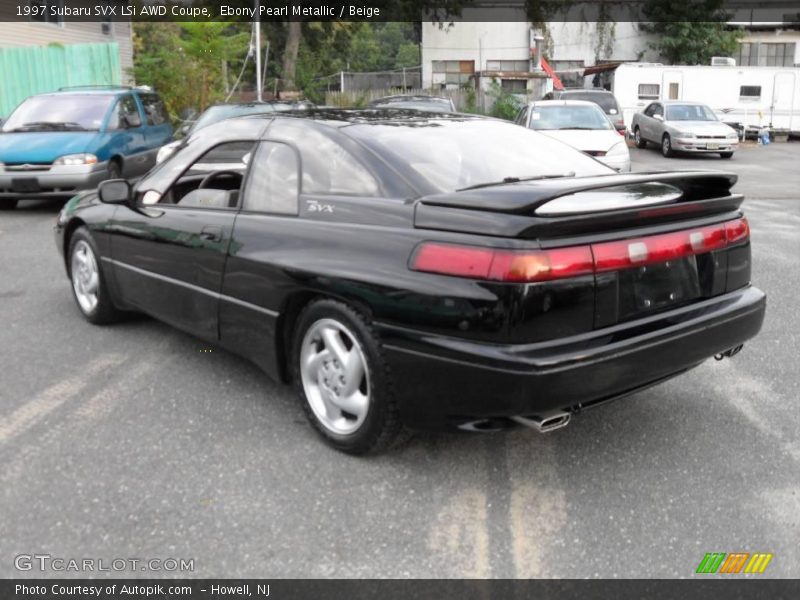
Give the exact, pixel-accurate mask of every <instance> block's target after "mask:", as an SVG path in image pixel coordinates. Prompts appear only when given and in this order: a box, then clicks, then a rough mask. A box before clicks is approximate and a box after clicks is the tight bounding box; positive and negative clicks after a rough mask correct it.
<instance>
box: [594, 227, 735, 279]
mask: <svg viewBox="0 0 800 600" xmlns="http://www.w3.org/2000/svg"><path fill="white" fill-rule="evenodd" d="M725 244H726V238H725V226H724V225H713V226H711V227H703V228H701V229H692V230H689V231H677V232H675V233H665V234H662V235H651V236H648V237H643V238H635V239H631V240H621V241H618V242H607V243H604V244H592V252H593V253H594V265H595V270H596V271H597V272H602V271H618V270H620V269H627V268H629V267H639V266H643V265H649V264H653V263H658V262H664V261H667V260H675V259H677V258H683V257H685V256H691V255H692V254H703V253H704V252H711V251H712V250H719V249H720V248H724V247H725Z"/></svg>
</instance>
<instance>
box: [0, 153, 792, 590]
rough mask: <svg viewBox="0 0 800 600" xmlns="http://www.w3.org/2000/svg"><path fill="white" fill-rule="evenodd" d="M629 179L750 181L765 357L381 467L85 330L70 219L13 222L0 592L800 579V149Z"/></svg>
mask: <svg viewBox="0 0 800 600" xmlns="http://www.w3.org/2000/svg"><path fill="white" fill-rule="evenodd" d="M632 156H633V161H634V165H635V167H634V168H635V169H636V170H643V169H647V168H677V167H689V168H706V167H710V168H724V169H726V170H731V171H733V172H737V173H739V174H740V176H741V179H740V183H739V186H738V189H739V190H741V191H743V192H744V193H745V194H747V196H748V198H749V199H748V201H747V202H746V205H745V206H746V211H747V216H748V218H749V219H750V223H751V228H752V241H753V281H754V283H755V284H756V285H757V286H759V287H761V288H762V289H764V290H765V291H766V292H767V293H768V295H769V305H768V311H767V319H766V322H765V324H764V329H763V331H762V332H761V334H760V335H759V336H758V337H757V338H756V339H754V340H753V341H752V342H750V343H748V344H747V345H746V346H745V348H744V350H743V351H742V352H741V353H740V354H739V355H738V356H736V357H734V358H733V359H731V360H725V361H722V362H715V361H713V360H711V361H709V362H707V363H705V364H704V365H702V366H701V367H699V368H697V369H696V370H694V371H692V372H690V373H688V374H686V375H684V376H682V377H680V378H677V379H674V380H672V381H670V382H667V383H665V384H663V385H660V386H657V387H655V388H652V389H650V390H647V391H644V392H642V393H639V394H637V395H636V396H634V397H631V398H628V399H625V400H622V401H620V402H616V403H612V404H610V405H608V406H606V407H603V408H599V409H597V410H592V411H587V412H585V413H583V414H581V415H579V416H578V417H576V418H575V419H573V421H572V423H571V425H570V426H569V427H567V428H566V429H563V430H560V431H557V432H554V433H551V434H546V435H540V434H536V433H534V432H531V431H528V430H515V431H512V432H507V433H501V434H492V435H478V434H474V435H469V434H424V435H418V436H416V437H415V438H414V439H412V440H411V441H410V442H408V443H407V444H406V445H405V446H404V447H403V448H401V449H399V450H396V451H394V452H391V453H389V454H385V455H381V456H377V457H371V458H354V457H349V456H346V455H343V454H340V453H338V452H335V451H333V450H330V449H328V448H327V447H326V446H324V445H323V444H322V443H321V442H320V441H319V440H318V439H317V437H316V435H315V434H314V432H313V431H312V429H311V428H310V427H309V426H308V425H307V424H306V422H305V419H304V418H303V414H302V410H301V408H300V406H299V405H298V403H297V401H296V400H295V397H294V395H293V393H292V392H291V390H290V389H289V388H287V387H284V386H281V385H279V384H276V383H274V382H272V381H271V380H269V379H268V378H267V377H266V376H265V375H264V374H263V373H261V372H260V371H259V370H258V369H257V368H256V367H254V366H252V365H251V364H249V363H247V362H245V361H244V360H241V359H239V358H237V357H235V356H232V355H230V354H228V353H226V352H224V351H220V350H217V349H212V348H209V347H208V346H207V345H205V344H203V343H202V342H200V341H198V340H197V339H195V338H193V337H191V336H189V335H186V334H183V333H180V332H177V331H175V330H174V329H171V328H170V327H168V326H165V325H161V324H159V323H157V322H155V321H153V320H150V319H147V318H141V319H137V320H133V321H130V322H126V323H123V324H120V325H115V326H110V327H97V326H93V325H90V324H88V323H86V322H85V321H84V320H83V319H82V318H81V317H80V315H79V313H78V310H77V308H76V307H75V305H74V302H73V299H72V296H71V294H70V289H69V283H68V281H67V279H66V277H65V275H64V270H63V265H62V264H61V262H60V259H59V256H58V254H57V252H56V249H55V247H54V243H53V240H52V235H51V230H52V225H53V221H54V218H55V215H56V213H57V210H58V206H57V205H53V204H50V203H45V202H23V203H21V204H20V206H19V208H18V209H17V210H16V211H13V212H3V213H0V273H2V278H0V310H1V311H2V327H0V348H2V354H0V358H1V362H0V369H2V370H1V371H0V372H2V385H0V461H2V467H1V468H0V532H2V535H0V577H34V576H42V575H45V576H51V577H52V576H59V575H64V576H79V575H81V574H80V573H75V572H55V571H45V572H44V573H42V572H41V571H39V570H38V569H36V568H34V569H32V570H29V571H19V570H17V569H16V568H15V566H14V558H15V557H16V556H18V555H27V554H47V555H50V556H51V557H52V558H64V559H70V558H74V559H83V558H92V559H95V560H97V559H104V560H105V561H107V563H106V564H108V563H110V561H111V560H113V559H120V558H121V559H130V558H139V559H149V558H161V559H164V558H175V559H193V560H194V570H193V571H188V572H183V573H181V575H182V576H193V577H216V576H226V577H240V576H241V577H244V576H253V577H270V578H274V577H694V576H695V575H694V571H695V569H696V568H697V566H698V564H699V563H700V561H701V559H702V558H703V556H704V554H705V553H707V552H739V551H743V552H770V553H773V555H774V557H773V559H772V561H771V563H770V564H769V566H768V568H767V570H766V572H765V573H764V574H763V575H759V576H758V577H800V548H799V547H798V544H797V540H798V539H800V440H798V431H800V410H798V397H799V396H800V367H798V355H800V343H799V342H800V340H799V338H798V323H800V317H799V312H798V310H797V298H798V296H800V277H798V275H799V274H800V199H798V194H800V173H799V172H798V171H799V170H798V165H799V164H800V143H790V144H773V145H771V146H769V147H763V148H762V147H757V146H748V147H745V148H742V149H741V150H740V151H739V152H738V153H737V155H736V156H735V157H734V158H733V159H732V160H729V161H722V160H719V159H716V158H698V159H671V160H666V159H663V158H661V157H660V155H659V154H658V152H657V151H656V150H636V149H632ZM90 574H91V573H90ZM99 574H100V575H116V576H148V577H153V576H155V577H158V576H162V575H169V574H171V573H165V572H153V571H140V569H138V568H137V569H136V570H129V569H127V568H126V570H123V571H121V572H114V573H109V572H103V573H99ZM704 577H709V576H707V575H706V576H704Z"/></svg>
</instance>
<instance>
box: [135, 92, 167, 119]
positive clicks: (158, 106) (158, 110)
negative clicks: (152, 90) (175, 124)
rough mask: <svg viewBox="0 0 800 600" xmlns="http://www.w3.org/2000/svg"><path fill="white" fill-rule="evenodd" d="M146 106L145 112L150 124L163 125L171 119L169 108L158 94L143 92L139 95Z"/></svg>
mask: <svg viewBox="0 0 800 600" xmlns="http://www.w3.org/2000/svg"><path fill="white" fill-rule="evenodd" d="M139 98H140V99H141V101H142V106H144V114H145V116H146V117H147V124H148V125H163V124H164V123H166V122H167V121H169V117H168V116H167V109H166V107H165V106H164V103H163V102H162V101H161V98H159V97H158V96H157V95H156V94H142V95H141V96H139Z"/></svg>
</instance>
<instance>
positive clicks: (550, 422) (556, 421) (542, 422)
mask: <svg viewBox="0 0 800 600" xmlns="http://www.w3.org/2000/svg"><path fill="white" fill-rule="evenodd" d="M571 418H572V415H571V414H570V413H568V412H561V413H556V414H554V415H548V416H546V417H538V416H532V417H522V416H516V417H511V420H512V421H514V422H516V423H519V424H520V425H524V426H525V427H529V428H531V429H535V430H536V431H538V432H539V433H550V432H551V431H555V430H556V429H561V428H563V427H566V426H567V425H569V422H570V419H571Z"/></svg>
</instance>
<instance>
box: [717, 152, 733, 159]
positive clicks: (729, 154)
mask: <svg viewBox="0 0 800 600" xmlns="http://www.w3.org/2000/svg"><path fill="white" fill-rule="evenodd" d="M719 157H720V158H733V152H720V153H719Z"/></svg>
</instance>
